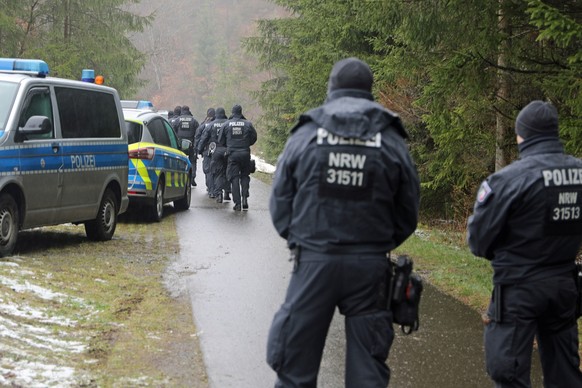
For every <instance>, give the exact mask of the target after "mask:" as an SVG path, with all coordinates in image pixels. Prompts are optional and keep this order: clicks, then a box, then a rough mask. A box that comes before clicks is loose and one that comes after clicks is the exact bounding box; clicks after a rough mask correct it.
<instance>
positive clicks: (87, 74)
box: [81, 69, 95, 83]
mask: <svg viewBox="0 0 582 388" xmlns="http://www.w3.org/2000/svg"><path fill="white" fill-rule="evenodd" d="M81 81H83V82H91V83H94V82H95V70H93V69H83V71H82V72H81Z"/></svg>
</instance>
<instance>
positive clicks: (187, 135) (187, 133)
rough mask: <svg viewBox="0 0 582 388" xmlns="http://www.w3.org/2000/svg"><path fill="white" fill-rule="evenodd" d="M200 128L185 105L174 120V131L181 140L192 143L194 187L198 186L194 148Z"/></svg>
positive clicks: (189, 156)
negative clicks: (197, 131)
mask: <svg viewBox="0 0 582 388" xmlns="http://www.w3.org/2000/svg"><path fill="white" fill-rule="evenodd" d="M197 128H198V121H197V120H196V119H195V118H194V116H192V112H190V107H189V106H187V105H184V106H182V107H181V109H180V116H178V117H176V118H175V120H174V130H175V131H176V134H177V135H178V137H179V138H180V139H188V140H190V141H191V142H192V146H191V148H190V149H189V150H188V159H190V162H191V163H192V177H191V178H192V186H196V159H197V158H198V156H197V155H196V151H195V148H194V142H195V136H196V129H197Z"/></svg>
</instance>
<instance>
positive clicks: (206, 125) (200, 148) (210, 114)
mask: <svg viewBox="0 0 582 388" xmlns="http://www.w3.org/2000/svg"><path fill="white" fill-rule="evenodd" d="M215 116H216V111H215V109H214V108H209V109H208V110H207V111H206V118H205V119H204V121H203V122H202V124H200V126H199V127H198V129H197V130H196V138H197V139H196V150H197V152H198V154H200V155H201V156H202V158H203V159H202V171H203V172H204V176H205V181H206V191H207V193H208V196H209V197H210V198H214V183H213V181H212V174H211V173H210V161H211V160H212V156H211V155H210V153H209V152H208V151H209V150H208V146H209V144H210V143H209V142H206V143H205V144H203V143H202V138H204V137H205V136H207V135H208V134H207V133H208V130H209V129H210V127H211V122H212V121H213V120H214V118H215Z"/></svg>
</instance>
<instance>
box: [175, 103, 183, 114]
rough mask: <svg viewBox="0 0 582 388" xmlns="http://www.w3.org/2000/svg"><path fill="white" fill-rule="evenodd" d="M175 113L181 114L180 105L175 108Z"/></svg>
mask: <svg viewBox="0 0 582 388" xmlns="http://www.w3.org/2000/svg"><path fill="white" fill-rule="evenodd" d="M174 113H175V114H177V115H178V116H179V115H180V114H181V113H182V107H181V106H180V105H176V107H175V108H174Z"/></svg>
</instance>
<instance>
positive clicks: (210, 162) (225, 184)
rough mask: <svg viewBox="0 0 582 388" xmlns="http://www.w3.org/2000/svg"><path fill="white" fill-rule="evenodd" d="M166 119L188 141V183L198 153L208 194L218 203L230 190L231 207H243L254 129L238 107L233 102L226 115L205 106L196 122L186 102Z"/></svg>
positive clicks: (193, 176) (255, 139)
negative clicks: (204, 110) (190, 145)
mask: <svg viewBox="0 0 582 388" xmlns="http://www.w3.org/2000/svg"><path fill="white" fill-rule="evenodd" d="M168 119H169V120H170V124H171V125H172V127H173V128H174V130H175V131H176V134H177V135H178V137H179V138H181V139H188V140H190V141H191V142H192V148H191V149H190V150H189V152H188V155H189V159H190V162H191V163H192V186H196V185H197V184H196V169H197V160H198V156H201V157H202V171H203V172H204V175H205V183H206V190H207V192H208V197H209V198H213V199H216V202H218V203H222V202H223V201H228V200H230V199H231V197H230V195H231V194H232V200H233V202H234V207H233V209H234V210H235V211H241V210H247V209H248V208H249V204H248V197H249V185H250V174H251V173H252V172H254V168H253V163H252V161H251V148H250V147H251V146H252V145H253V144H255V142H256V141H257V131H256V130H255V128H254V126H253V124H252V123H251V122H250V121H249V120H247V119H246V117H245V116H244V115H243V113H242V107H241V106H240V105H238V104H237V105H234V106H233V107H232V110H231V116H230V117H227V116H226V111H225V109H224V108H222V107H218V108H216V109H214V108H209V109H208V110H207V111H206V118H205V119H204V120H203V121H202V123H198V121H197V120H196V119H195V118H194V116H193V115H192V113H191V112H190V109H189V107H188V106H177V107H176V108H174V111H173V112H172V113H171V114H169V115H168Z"/></svg>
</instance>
